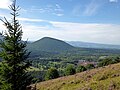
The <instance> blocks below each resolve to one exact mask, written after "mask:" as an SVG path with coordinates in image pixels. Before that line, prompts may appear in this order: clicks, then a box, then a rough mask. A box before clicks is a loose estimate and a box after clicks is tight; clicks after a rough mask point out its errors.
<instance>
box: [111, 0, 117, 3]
mask: <svg viewBox="0 0 120 90" xmlns="http://www.w3.org/2000/svg"><path fill="white" fill-rule="evenodd" d="M109 2H115V3H117V2H118V0H109Z"/></svg>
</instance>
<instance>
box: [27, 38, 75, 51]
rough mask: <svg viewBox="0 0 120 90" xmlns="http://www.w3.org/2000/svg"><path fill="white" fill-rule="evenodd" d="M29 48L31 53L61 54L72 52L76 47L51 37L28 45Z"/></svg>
mask: <svg viewBox="0 0 120 90" xmlns="http://www.w3.org/2000/svg"><path fill="white" fill-rule="evenodd" d="M27 48H28V49H29V50H30V51H46V52H61V51H65V50H70V49H72V48H74V47H73V46H71V45H69V44H67V43H66V42H64V41H61V40H58V39H54V38H50V37H44V38H42V39H40V40H38V41H35V42H33V43H30V44H28V46H27Z"/></svg>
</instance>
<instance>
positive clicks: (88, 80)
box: [37, 63, 120, 90]
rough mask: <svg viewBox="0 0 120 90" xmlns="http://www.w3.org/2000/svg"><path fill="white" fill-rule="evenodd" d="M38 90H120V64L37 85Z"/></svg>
mask: <svg viewBox="0 0 120 90" xmlns="http://www.w3.org/2000/svg"><path fill="white" fill-rule="evenodd" d="M37 89H38V90H120V63H118V64H113V65H109V66H106V67H100V68H97V69H92V70H90V71H85V72H82V73H77V74H75V75H71V76H65V77H61V78H58V79H53V80H49V81H45V82H40V83H38V84H37Z"/></svg>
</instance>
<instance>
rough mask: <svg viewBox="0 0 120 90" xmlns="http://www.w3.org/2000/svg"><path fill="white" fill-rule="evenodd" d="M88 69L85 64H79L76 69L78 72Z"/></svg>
mask: <svg viewBox="0 0 120 90" xmlns="http://www.w3.org/2000/svg"><path fill="white" fill-rule="evenodd" d="M86 70H87V69H86V68H85V67H84V66H81V65H79V66H78V67H77V69H76V72H83V71H86Z"/></svg>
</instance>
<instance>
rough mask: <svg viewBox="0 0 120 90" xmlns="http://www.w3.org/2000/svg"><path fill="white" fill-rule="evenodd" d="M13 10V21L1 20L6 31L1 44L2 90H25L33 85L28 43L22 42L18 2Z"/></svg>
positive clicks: (13, 6)
mask: <svg viewBox="0 0 120 90" xmlns="http://www.w3.org/2000/svg"><path fill="white" fill-rule="evenodd" d="M10 9H11V10H12V12H11V15H12V20H11V22H9V21H8V20H7V19H6V18H5V20H1V21H2V22H3V23H4V25H5V27H6V29H7V30H6V31H5V33H4V34H3V36H4V38H3V40H2V41H1V42H0V47H1V48H2V51H1V53H0V57H1V58H2V63H1V67H0V90H25V89H26V86H27V85H29V84H30V83H31V80H32V77H31V76H30V75H29V74H28V72H27V68H29V66H30V63H29V61H28V60H27V58H28V56H29V53H27V50H26V49H25V47H26V42H23V41H22V35H23V32H22V28H21V26H20V24H19V21H18V20H17V19H16V17H17V16H18V15H19V14H18V11H19V7H16V0H14V1H13V4H12V5H10Z"/></svg>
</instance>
